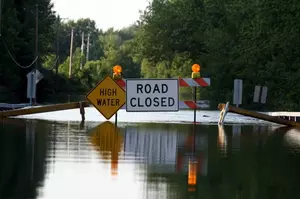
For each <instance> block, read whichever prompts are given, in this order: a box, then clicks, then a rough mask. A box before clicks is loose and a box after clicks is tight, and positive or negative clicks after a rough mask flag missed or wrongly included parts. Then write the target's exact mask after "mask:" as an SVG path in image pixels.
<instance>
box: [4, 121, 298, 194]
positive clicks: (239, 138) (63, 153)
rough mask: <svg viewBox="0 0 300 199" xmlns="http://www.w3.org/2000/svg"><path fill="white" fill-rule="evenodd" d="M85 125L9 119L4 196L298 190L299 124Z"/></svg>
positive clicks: (236, 192)
mask: <svg viewBox="0 0 300 199" xmlns="http://www.w3.org/2000/svg"><path fill="white" fill-rule="evenodd" d="M9 121H16V120H9ZM90 126H93V128H90ZM85 128H86V129H81V127H80V124H79V123H78V122H74V123H68V124H66V123H48V122H41V121H36V122H33V121H32V122H25V121H18V122H11V123H8V122H6V121H5V122H4V121H3V122H2V125H0V130H1V134H0V143H1V144H0V160H1V164H0V168H1V169H0V172H1V173H0V174H1V175H0V198H26V199H28V198H36V199H42V198H43V199H56V198H72V199H77V198H78V199H79V198H109V199H111V198H128V197H130V198H138V199H140V198H141V199H142V198H153V199H156V198H172V199H173V198H174V199H177V198H178V199H181V198H190V196H194V198H212V197H213V198H224V199H231V198H235V197H236V196H238V197H240V198H241V197H243V196H246V195H252V196H253V195H254V196H258V197H259V196H264V197H267V198H297V196H299V194H300V190H299V189H298V188H299V186H300V182H299V180H298V178H299V175H300V170H299V167H300V153H299V142H300V138H299V136H298V133H299V131H298V130H296V129H287V128H277V129H272V128H271V127H270V126H257V125H254V126H249V125H248V126H241V125H235V126H224V127H223V126H220V127H218V126H217V125H197V129H196V132H195V133H193V126H192V125H186V124H180V125H179V124H138V125H136V124H130V125H129V124H122V126H121V127H118V128H116V127H115V126H113V124H111V123H102V124H99V125H98V126H96V127H95V124H87V125H86V126H85ZM89 128H90V129H89ZM26 131H27V133H26ZM26 136H27V137H26ZM257 187H259V189H257ZM16 190H18V191H16Z"/></svg>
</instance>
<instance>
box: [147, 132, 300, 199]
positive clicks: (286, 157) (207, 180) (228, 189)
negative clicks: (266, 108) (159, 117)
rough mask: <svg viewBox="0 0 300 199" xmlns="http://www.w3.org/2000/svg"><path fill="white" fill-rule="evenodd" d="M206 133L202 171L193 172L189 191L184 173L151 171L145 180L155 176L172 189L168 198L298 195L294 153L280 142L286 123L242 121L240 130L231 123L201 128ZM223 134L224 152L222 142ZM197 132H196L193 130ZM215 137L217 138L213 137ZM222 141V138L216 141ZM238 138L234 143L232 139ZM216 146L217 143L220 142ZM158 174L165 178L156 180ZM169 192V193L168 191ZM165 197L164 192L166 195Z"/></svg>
mask: <svg viewBox="0 0 300 199" xmlns="http://www.w3.org/2000/svg"><path fill="white" fill-rule="evenodd" d="M202 130H204V129H202ZM205 130H206V132H205V133H206V134H207V135H208V139H209V146H208V175H207V176H201V175H198V176H197V187H196V191H195V192H189V191H188V183H187V178H188V175H187V173H165V174H163V173H151V174H149V176H148V183H149V184H155V183H156V181H160V183H158V184H161V187H152V188H151V186H150V188H151V190H153V189H155V190H157V191H159V190H160V188H161V189H162V188H164V187H168V188H164V189H162V190H163V191H164V190H168V193H172V197H168V198H172V199H173V198H174V199H175V198H189V197H190V196H191V195H196V196H197V198H216V199H219V198H228V199H232V198H258V199H259V198H264V199H265V198H297V197H298V196H299V195H300V189H299V187H300V182H299V179H298V178H299V176H300V169H299V168H300V154H297V153H295V152H294V153H292V150H290V149H288V148H287V146H286V144H284V139H283V136H284V133H285V132H286V130H287V129H286V128H283V129H282V128H281V129H276V130H275V131H273V132H272V133H270V132H269V128H267V127H265V126H264V127H260V128H257V127H255V128H253V126H242V127H241V132H240V135H238V134H234V133H233V132H232V131H233V129H232V127H231V126H225V129H224V132H218V129H217V128H215V127H209V128H206V129H205ZM225 135H226V141H227V145H226V156H224V145H219V146H218V143H219V144H220V143H224V141H225V140H224V138H225V137H220V136H225ZM196 136H197V134H196ZM216 141H217V142H216ZM220 141H222V142H220ZM237 141H238V144H236V143H234V142H237ZM220 147H221V148H220ZM162 178H163V179H164V180H163V181H164V182H165V183H162V182H161V181H162V180H157V179H162ZM168 195H169V194H168ZM166 198H167V197H166Z"/></svg>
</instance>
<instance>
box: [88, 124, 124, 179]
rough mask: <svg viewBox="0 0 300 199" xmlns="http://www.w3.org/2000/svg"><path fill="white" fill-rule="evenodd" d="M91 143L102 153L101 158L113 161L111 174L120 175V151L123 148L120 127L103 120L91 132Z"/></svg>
mask: <svg viewBox="0 0 300 199" xmlns="http://www.w3.org/2000/svg"><path fill="white" fill-rule="evenodd" d="M90 139H91V143H92V144H93V146H95V148H96V150H97V151H99V153H100V154H101V159H103V160H109V159H110V161H111V175H112V176H117V175H118V160H119V153H120V152H121V151H122V148H123V137H122V135H121V134H120V129H119V128H118V127H116V126H115V125H114V124H113V123H111V122H108V121H107V122H103V123H101V124H100V125H99V126H97V127H96V128H95V129H94V130H93V131H92V133H91V138H90Z"/></svg>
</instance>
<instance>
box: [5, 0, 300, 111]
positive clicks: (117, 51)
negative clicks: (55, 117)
mask: <svg viewBox="0 0 300 199" xmlns="http://www.w3.org/2000/svg"><path fill="white" fill-rule="evenodd" d="M24 8H25V9H24ZM39 10H40V11H39V20H40V21H39V55H40V59H39V65H38V66H39V67H40V69H42V67H43V68H45V69H47V70H50V72H51V73H53V72H58V74H57V75H54V74H52V75H48V76H47V78H48V79H47V80H45V81H47V82H48V83H49V82H51V83H49V84H45V85H44V86H45V88H43V89H44V90H47V91H49V90H51V91H53V90H54V91H60V92H74V91H84V92H86V91H87V90H88V89H90V88H91V87H93V86H94V85H95V84H97V82H98V81H99V80H101V79H102V78H103V77H104V76H105V75H107V74H112V67H113V66H114V65H116V64H119V65H121V66H122V67H123V75H124V77H125V78H128V77H144V78H152V77H154V78H156V77H159V78H171V77H172V78H174V77H175V78H176V77H179V76H181V77H190V76H191V66H192V64H194V63H198V64H200V65H201V76H202V77H210V78H211V83H212V84H211V86H210V87H208V88H202V89H201V98H202V99H208V100H211V102H213V104H212V105H213V107H216V103H219V102H225V101H232V90H233V80H234V79H235V78H241V79H243V80H244V95H243V106H244V107H245V108H247V107H248V108H255V107H260V106H256V105H255V104H253V102H252V99H253V91H254V87H255V85H263V86H267V87H268V100H267V105H266V106H265V108H266V109H273V110H274V109H276V110H296V109H298V108H299V107H300V106H299V103H298V101H297V99H298V98H299V97H300V94H299V92H298V90H299V89H300V85H299V84H298V82H299V80H300V67H299V61H300V60H299V53H300V50H299V47H298V46H299V45H298V44H299V43H300V38H299V33H300V25H299V24H300V23H299V13H300V12H299V11H300V3H298V1H296V0H288V1H283V0H279V1H271V0H263V1H246V0H240V1H236V0H234V1H212V0H205V1H204V0H193V1H183V0H153V1H152V2H151V3H150V4H149V6H148V7H147V9H146V10H145V11H144V12H143V13H142V14H141V17H140V20H139V21H138V23H137V24H136V25H132V26H130V27H127V28H124V29H122V30H114V29H112V28H111V29H109V30H107V31H102V30H99V29H97V28H96V25H95V24H96V23H95V21H93V20H91V19H88V18H87V19H79V20H78V21H73V20H70V21H66V22H65V21H64V20H63V19H61V18H60V17H59V16H58V17H57V18H55V16H54V13H53V10H52V5H51V4H50V0H40V1H39ZM34 11H35V2H34V1H33V0H31V1H26V3H25V2H22V3H12V2H8V1H6V2H5V4H4V8H3V16H2V18H3V19H5V20H3V23H2V35H3V36H2V39H3V40H4V41H5V42H6V43H7V47H8V48H9V49H10V51H11V54H12V55H13V56H14V58H15V59H16V61H17V62H19V63H20V64H21V65H28V64H30V63H31V62H32V60H34V57H35V56H34V55H35V54H34V52H35V16H34V15H33V14H32V12H33V13H34ZM72 29H73V30H74V41H73V49H74V50H73V52H72V54H73V58H72V79H68V76H69V56H70V36H71V30H72ZM82 33H84V44H85V45H84V48H83V51H82V52H81V37H82ZM88 34H89V35H90V48H89V56H88V59H87V48H86V44H87V38H88V36H87V35H88ZM0 45H1V48H0V52H1V55H0V56H1V63H0V77H1V78H0V85H1V86H2V87H5V88H8V89H9V90H10V91H12V92H17V93H22V94H21V96H24V95H25V92H24V91H25V90H26V89H25V88H26V83H25V81H26V78H25V74H26V73H27V72H29V70H31V69H32V68H33V67H31V68H29V69H21V68H20V67H18V66H16V65H15V63H14V62H13V61H12V59H11V57H10V56H9V55H8V53H7V50H6V48H5V46H4V44H3V43H1V44H0ZM57 57H58V59H57ZM56 59H57V62H56ZM56 66H57V67H56ZM56 68H58V71H56ZM59 79H60V80H59ZM57 81H59V82H60V83H53V82H57ZM41 87H42V86H41ZM46 87H47V88H46ZM48 87H49V88H48ZM186 92H190V91H186ZM38 93H40V92H38ZM186 94H187V93H186ZM214 103H215V104H214Z"/></svg>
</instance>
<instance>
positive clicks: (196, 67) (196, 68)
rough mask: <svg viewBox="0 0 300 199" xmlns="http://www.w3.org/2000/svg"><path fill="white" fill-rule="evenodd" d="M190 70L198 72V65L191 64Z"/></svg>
mask: <svg viewBox="0 0 300 199" xmlns="http://www.w3.org/2000/svg"><path fill="white" fill-rule="evenodd" d="M192 71H193V72H194V73H199V72H200V65H199V64H193V66H192Z"/></svg>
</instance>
